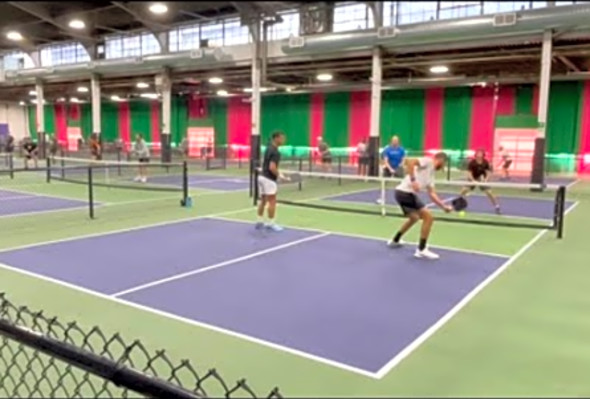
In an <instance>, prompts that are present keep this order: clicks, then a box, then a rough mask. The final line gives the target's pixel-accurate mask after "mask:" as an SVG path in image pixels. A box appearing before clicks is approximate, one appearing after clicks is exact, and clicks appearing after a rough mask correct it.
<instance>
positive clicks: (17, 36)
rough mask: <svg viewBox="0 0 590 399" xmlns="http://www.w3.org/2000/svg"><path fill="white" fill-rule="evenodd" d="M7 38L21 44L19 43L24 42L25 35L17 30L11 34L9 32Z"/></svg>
mask: <svg viewBox="0 0 590 399" xmlns="http://www.w3.org/2000/svg"><path fill="white" fill-rule="evenodd" d="M6 38H7V39H9V40H14V41H15V42H19V41H21V40H23V35H21V34H20V32H17V31H15V30H11V31H10V32H8V33H7V34H6Z"/></svg>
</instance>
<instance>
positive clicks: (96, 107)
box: [90, 75, 102, 134]
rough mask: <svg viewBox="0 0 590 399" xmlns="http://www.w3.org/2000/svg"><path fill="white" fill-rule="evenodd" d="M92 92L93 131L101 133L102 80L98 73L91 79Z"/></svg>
mask: <svg viewBox="0 0 590 399" xmlns="http://www.w3.org/2000/svg"><path fill="white" fill-rule="evenodd" d="M90 94H91V97H92V98H91V101H92V102H91V104H92V133H96V134H101V133H102V127H101V124H100V122H101V121H100V80H99V78H98V76H97V75H92V78H91V79H90Z"/></svg>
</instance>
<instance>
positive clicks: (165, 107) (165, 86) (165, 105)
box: [162, 72, 172, 136]
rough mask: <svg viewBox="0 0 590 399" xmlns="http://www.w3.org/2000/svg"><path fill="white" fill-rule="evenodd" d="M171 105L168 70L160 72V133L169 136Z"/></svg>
mask: <svg viewBox="0 0 590 399" xmlns="http://www.w3.org/2000/svg"><path fill="white" fill-rule="evenodd" d="M171 107H172V82H171V81H170V75H169V73H168V72H165V73H163V74H162V134H166V135H168V136H170V133H171V128H170V123H171V121H172V117H171V115H172V114H171Z"/></svg>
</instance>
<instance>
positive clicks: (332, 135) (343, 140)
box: [290, 93, 350, 147]
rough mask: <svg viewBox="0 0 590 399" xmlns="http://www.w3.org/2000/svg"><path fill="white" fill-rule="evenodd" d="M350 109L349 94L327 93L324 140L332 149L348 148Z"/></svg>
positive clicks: (325, 99)
mask: <svg viewBox="0 0 590 399" xmlns="http://www.w3.org/2000/svg"><path fill="white" fill-rule="evenodd" d="M349 107H350V95H349V93H326V94H325V96H324V135H323V139H324V140H325V141H326V143H328V145H329V146H330V147H348V129H349ZM308 126H309V123H308ZM290 142H291V143H292V141H290Z"/></svg>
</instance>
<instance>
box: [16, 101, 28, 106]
mask: <svg viewBox="0 0 590 399" xmlns="http://www.w3.org/2000/svg"><path fill="white" fill-rule="evenodd" d="M26 104H27V103H25V102H24V101H19V102H18V105H26Z"/></svg>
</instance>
